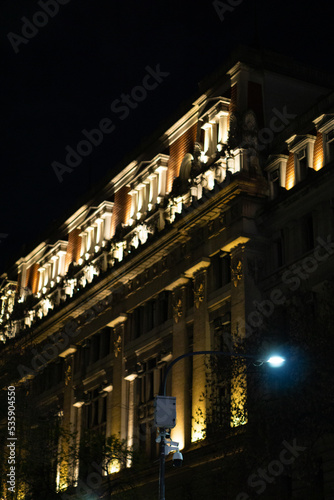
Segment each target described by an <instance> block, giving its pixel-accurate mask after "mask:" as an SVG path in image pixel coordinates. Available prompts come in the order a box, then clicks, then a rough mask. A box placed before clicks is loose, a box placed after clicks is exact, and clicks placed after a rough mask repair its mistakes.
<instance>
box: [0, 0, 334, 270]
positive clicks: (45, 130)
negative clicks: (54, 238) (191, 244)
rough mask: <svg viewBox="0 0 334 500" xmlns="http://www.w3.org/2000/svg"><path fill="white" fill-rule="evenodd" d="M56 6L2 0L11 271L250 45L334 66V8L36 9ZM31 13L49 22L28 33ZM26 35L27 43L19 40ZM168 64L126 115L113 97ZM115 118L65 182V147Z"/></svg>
mask: <svg viewBox="0 0 334 500" xmlns="http://www.w3.org/2000/svg"><path fill="white" fill-rule="evenodd" d="M49 2H50V5H49V9H51V8H52V5H51V4H53V5H54V4H55V0H39V1H33V0H15V1H14V0H1V7H0V8H1V11H2V12H1V24H0V30H1V42H2V43H1V76H0V85H1V99H2V103H1V104H2V105H1V110H2V112H1V120H2V126H3V127H2V133H1V183H0V274H1V272H3V271H5V270H6V269H7V267H8V265H9V263H10V262H11V261H14V260H15V259H18V258H19V257H20V256H23V255H25V254H26V253H27V252H28V251H30V250H31V248H32V245H35V244H38V242H39V241H41V240H42V238H43V232H45V230H46V229H47V228H50V227H54V226H57V225H58V224H59V222H60V221H61V220H63V219H64V218H65V217H66V215H68V214H70V213H72V212H73V211H74V210H75V209H76V208H77V206H78V204H79V205H80V204H82V203H83V202H84V200H85V198H86V197H87V196H88V193H89V192H91V191H92V189H94V186H96V184H97V183H98V182H99V181H100V180H101V179H102V178H103V177H104V176H106V175H108V176H109V177H110V178H111V177H112V173H113V168H114V169H115V165H116V164H117V163H118V162H119V161H120V160H122V157H123V156H124V151H126V152H127V153H130V152H131V150H133V149H135V148H136V147H138V146H139V145H140V144H141V142H142V141H143V140H144V138H145V137H146V136H148V135H150V134H151V133H152V132H154V130H156V129H157V128H158V126H159V124H161V123H162V122H164V121H165V119H166V117H168V115H169V114H170V112H171V111H173V112H175V111H176V110H177V109H181V108H180V106H181V104H182V102H184V101H185V99H188V98H189V95H191V94H193V93H195V92H196V90H197V88H198V82H199V81H200V80H201V79H202V78H203V77H204V76H205V75H206V74H207V73H208V72H210V71H212V70H213V69H214V68H215V67H217V66H219V65H220V64H222V63H223V62H224V59H225V58H226V57H227V56H228V54H229V53H230V51H231V50H232V49H233V48H234V47H236V46H237V45H238V44H240V43H242V44H246V45H250V46H253V45H254V44H259V45H260V47H263V48H268V49H272V50H276V51H278V52H281V53H283V54H286V55H288V56H290V57H291V56H293V57H295V58H296V59H297V60H300V61H302V62H306V63H309V64H310V65H313V66H315V67H319V68H322V69H327V70H328V71H330V72H332V73H334V71H333V70H332V68H331V65H332V60H333V57H332V49H333V45H332V26H331V24H332V11H331V7H330V6H329V4H328V6H327V7H324V8H320V7H319V5H318V4H315V3H314V2H313V3H312V4H311V3H310V4H307V2H305V1H300V0H298V1H296V2H286V3H284V2H282V1H269V0H266V1H264V0H257V2H256V5H255V0H241V1H240V0H230V3H231V4H232V5H233V7H232V6H229V7H227V8H226V7H224V6H223V4H224V2H223V1H222V2H218V3H217V2H216V3H217V5H218V4H220V9H221V13H220V16H219V15H218V13H217V11H216V9H215V7H214V3H212V2H211V1H209V2H207V1H205V0H199V1H197V2H194V1H182V0H178V1H176V0H168V1H166V0H158V1H155V2H153V1H152V2H148V1H146V0H142V1H139V0H136V1H133V0H127V1H122V2H121V1H118V2H117V1H115V0H109V1H108V0H59V2H60V3H62V5H60V4H57V5H58V7H59V9H58V8H56V9H57V10H58V12H55V13H54V15H53V17H51V16H48V15H45V16H40V15H37V16H36V13H37V12H41V11H42V12H43V9H42V8H41V5H42V4H45V5H48V4H49ZM66 2H67V3H66ZM225 5H227V6H228V2H227V1H226V2H225ZM45 8H47V7H45ZM53 9H55V7H53ZM326 9H327V11H326ZM223 11H225V12H223ZM220 17H221V18H223V19H220ZM22 18H24V19H23V20H22ZM27 20H28V23H29V22H31V21H32V20H35V22H36V23H39V24H40V25H41V24H45V25H44V26H40V27H38V28H37V29H38V31H36V33H34V32H32V31H29V29H28V32H22V29H24V28H23V27H24V25H26V24H27ZM30 30H31V28H30ZM10 32H11V33H12V35H10V39H9V38H8V34H9V33H10ZM22 33H24V34H25V35H27V36H30V38H29V39H28V38H25V39H24V40H25V41H26V43H23V42H22V39H19V38H15V36H16V35H19V36H22ZM13 45H14V47H13ZM16 52H17V53H16ZM158 64H159V65H160V68H161V71H163V72H166V73H169V75H168V76H167V77H166V78H164V79H163V81H162V83H160V84H159V85H158V87H157V88H156V89H154V90H151V91H149V92H148V95H147V97H146V99H144V100H143V101H142V102H140V103H139V104H138V106H137V108H136V109H132V110H131V112H130V113H129V116H127V117H126V119H124V120H120V115H119V114H118V115H116V114H115V113H113V112H112V111H111V109H110V105H111V103H112V102H113V101H114V100H115V99H118V98H119V97H120V96H121V94H122V93H124V94H127V93H129V92H131V90H132V89H133V88H134V87H135V86H137V85H140V84H141V83H142V80H143V78H144V76H145V75H146V74H147V70H146V69H145V68H146V67H147V66H150V67H151V68H155V67H156V66H157V65H158ZM107 117H108V118H110V119H112V120H113V123H114V125H115V130H114V131H113V132H112V133H111V134H108V135H104V139H103V142H102V144H101V145H99V146H98V147H95V148H94V149H93V151H92V153H91V154H90V155H88V156H87V157H85V158H84V160H83V161H82V163H81V164H80V165H78V166H77V167H76V169H74V170H73V172H71V173H64V174H63V176H62V177H63V181H62V182H59V180H58V179H57V177H56V174H55V172H54V170H53V168H52V166H51V164H52V162H54V161H58V162H61V163H65V161H64V160H65V155H66V151H65V147H66V146H71V147H73V148H75V147H76V145H77V144H78V142H79V141H80V140H82V139H84V137H83V135H82V132H81V131H82V130H83V129H87V130H91V129H92V128H96V127H97V125H98V124H99V122H100V121H101V119H103V118H107ZM4 235H7V236H6V237H4ZM24 245H25V247H24Z"/></svg>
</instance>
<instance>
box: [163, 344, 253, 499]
mask: <svg viewBox="0 0 334 500" xmlns="http://www.w3.org/2000/svg"><path fill="white" fill-rule="evenodd" d="M200 354H211V355H218V356H219V355H220V356H228V357H230V358H231V357H232V358H233V357H240V358H252V359H254V358H255V359H256V357H255V356H249V355H246V354H237V353H233V352H223V351H193V352H187V353H186V354H182V356H178V357H177V358H175V359H174V360H173V361H172V362H171V363H170V364H169V366H168V367H167V370H166V373H165V377H164V381H163V383H162V388H161V390H160V392H162V394H161V396H166V388H167V376H168V373H169V372H170V370H171V368H172V367H173V366H174V365H175V363H177V362H178V361H180V359H183V358H187V357H188V356H196V355H200ZM160 436H161V441H160V468H159V500H165V459H166V456H165V437H166V430H165V429H160Z"/></svg>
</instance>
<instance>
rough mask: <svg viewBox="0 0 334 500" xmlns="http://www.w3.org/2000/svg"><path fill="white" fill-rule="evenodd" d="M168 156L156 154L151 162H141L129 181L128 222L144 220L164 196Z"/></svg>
mask: <svg viewBox="0 0 334 500" xmlns="http://www.w3.org/2000/svg"><path fill="white" fill-rule="evenodd" d="M168 161H169V156H167V155H162V154H160V155H157V156H156V157H155V158H153V160H152V161H151V162H142V163H140V164H139V166H138V170H137V175H136V176H135V178H134V179H133V180H132V182H131V191H130V192H129V194H130V196H131V211H130V224H133V223H134V222H135V221H139V220H144V219H145V217H146V215H147V213H148V212H151V211H152V210H154V207H155V206H156V205H159V203H161V201H162V200H163V199H164V197H165V196H166V183H167V165H168Z"/></svg>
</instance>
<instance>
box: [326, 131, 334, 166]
mask: <svg viewBox="0 0 334 500" xmlns="http://www.w3.org/2000/svg"><path fill="white" fill-rule="evenodd" d="M326 142H327V158H326V160H327V162H326V163H329V162H331V161H333V160H334V129H333V130H331V131H330V132H328V134H327V136H326Z"/></svg>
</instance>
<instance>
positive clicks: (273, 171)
mask: <svg viewBox="0 0 334 500" xmlns="http://www.w3.org/2000/svg"><path fill="white" fill-rule="evenodd" d="M269 160H270V162H269V164H268V165H267V166H266V168H265V169H266V170H267V172H268V182H269V189H270V198H271V199H274V198H276V197H277V196H278V194H279V191H280V189H281V188H285V178H286V164H287V161H288V156H286V155H277V156H270V157H269Z"/></svg>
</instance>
